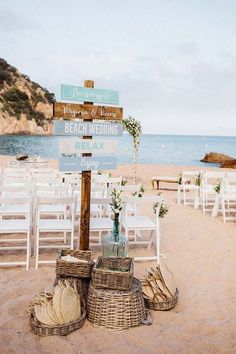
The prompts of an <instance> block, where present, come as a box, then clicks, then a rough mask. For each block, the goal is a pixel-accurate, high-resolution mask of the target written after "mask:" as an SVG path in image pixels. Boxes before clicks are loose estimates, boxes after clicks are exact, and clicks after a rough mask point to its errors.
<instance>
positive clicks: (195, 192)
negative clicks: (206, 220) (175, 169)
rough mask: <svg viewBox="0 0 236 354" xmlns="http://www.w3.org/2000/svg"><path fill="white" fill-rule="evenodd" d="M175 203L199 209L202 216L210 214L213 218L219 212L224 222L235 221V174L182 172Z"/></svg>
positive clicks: (229, 172) (231, 172)
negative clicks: (190, 205)
mask: <svg viewBox="0 0 236 354" xmlns="http://www.w3.org/2000/svg"><path fill="white" fill-rule="evenodd" d="M177 202H178V203H183V204H184V205H187V204H192V205H193V206H194V208H195V209H198V208H199V207H201V208H202V212H203V213H204V214H205V213H207V212H211V214H212V216H214V217H215V216H216V215H217V214H218V212H219V211H221V213H222V215H223V221H224V222H226V221H227V220H236V213H235V204H236V172H234V171H183V172H182V174H181V183H180V185H179V188H178V191H177ZM226 206H227V207H226ZM228 214H230V216H229V215H228Z"/></svg>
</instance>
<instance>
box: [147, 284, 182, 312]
mask: <svg viewBox="0 0 236 354" xmlns="http://www.w3.org/2000/svg"><path fill="white" fill-rule="evenodd" d="M178 295H179V290H178V289H176V292H175V294H174V297H173V298H172V299H170V300H167V301H153V300H150V299H149V298H147V297H145V295H144V301H145V306H146V307H147V308H148V309H150V310H154V311H168V310H170V309H172V308H173V307H175V305H176V304H177V301H178Z"/></svg>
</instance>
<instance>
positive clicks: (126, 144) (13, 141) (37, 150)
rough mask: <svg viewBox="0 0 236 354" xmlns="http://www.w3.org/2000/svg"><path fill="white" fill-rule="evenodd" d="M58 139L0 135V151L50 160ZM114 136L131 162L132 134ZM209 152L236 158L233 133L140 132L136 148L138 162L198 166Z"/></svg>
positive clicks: (123, 158)
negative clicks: (169, 133) (164, 133)
mask: <svg viewBox="0 0 236 354" xmlns="http://www.w3.org/2000/svg"><path fill="white" fill-rule="evenodd" d="M67 138H68V139H70V137H67ZM60 139H62V137H59V136H27V135H5V136H0V155H11V156H14V155H17V154H27V155H29V156H40V157H41V158H46V159H49V160H51V159H53V160H55V159H59V156H60V154H59V141H60ZM110 139H111V138H110ZM112 139H114V138H112ZM116 139H117V140H118V149H117V153H116V156H117V159H118V164H129V163H131V162H132V161H133V154H132V147H133V143H132V137H131V136H129V135H128V134H124V135H123V136H122V137H119V138H116ZM208 152H218V153H223V154H227V155H229V156H232V157H235V158H236V137H235V136H196V135H151V134H143V135H142V136H141V138H140V144H139V149H138V163H142V164H171V165H187V166H200V165H205V164H204V163H202V162H200V160H201V159H202V158H203V157H204V155H205V154H206V153H208ZM108 154H109V152H108ZM216 166H217V164H216Z"/></svg>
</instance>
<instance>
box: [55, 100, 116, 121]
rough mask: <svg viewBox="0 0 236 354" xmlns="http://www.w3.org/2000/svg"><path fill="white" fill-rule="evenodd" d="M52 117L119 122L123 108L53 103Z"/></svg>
mask: <svg viewBox="0 0 236 354" xmlns="http://www.w3.org/2000/svg"><path fill="white" fill-rule="evenodd" d="M53 116H54V117H56V118H67V119H75V118H80V119H102V120H121V119H122V118H123V108H121V107H109V106H94V105H93V106H92V105H91V106H90V105H84V104H76V103H63V102H56V103H54V111H53Z"/></svg>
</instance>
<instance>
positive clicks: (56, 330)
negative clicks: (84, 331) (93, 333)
mask: <svg viewBox="0 0 236 354" xmlns="http://www.w3.org/2000/svg"><path fill="white" fill-rule="evenodd" d="M85 317H86V309H85V303H84V301H82V302H81V316H80V318H79V319H78V320H76V321H71V322H69V323H66V324H64V325H58V326H48V325H46V324H43V323H41V322H39V321H38V320H37V318H36V316H35V313H34V311H32V312H31V315H30V324H31V328H32V330H33V331H34V333H35V334H37V335H39V336H53V335H57V336H67V335H68V334H70V333H71V332H73V331H75V330H76V329H79V328H81V327H82V326H83V324H84V321H85Z"/></svg>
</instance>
